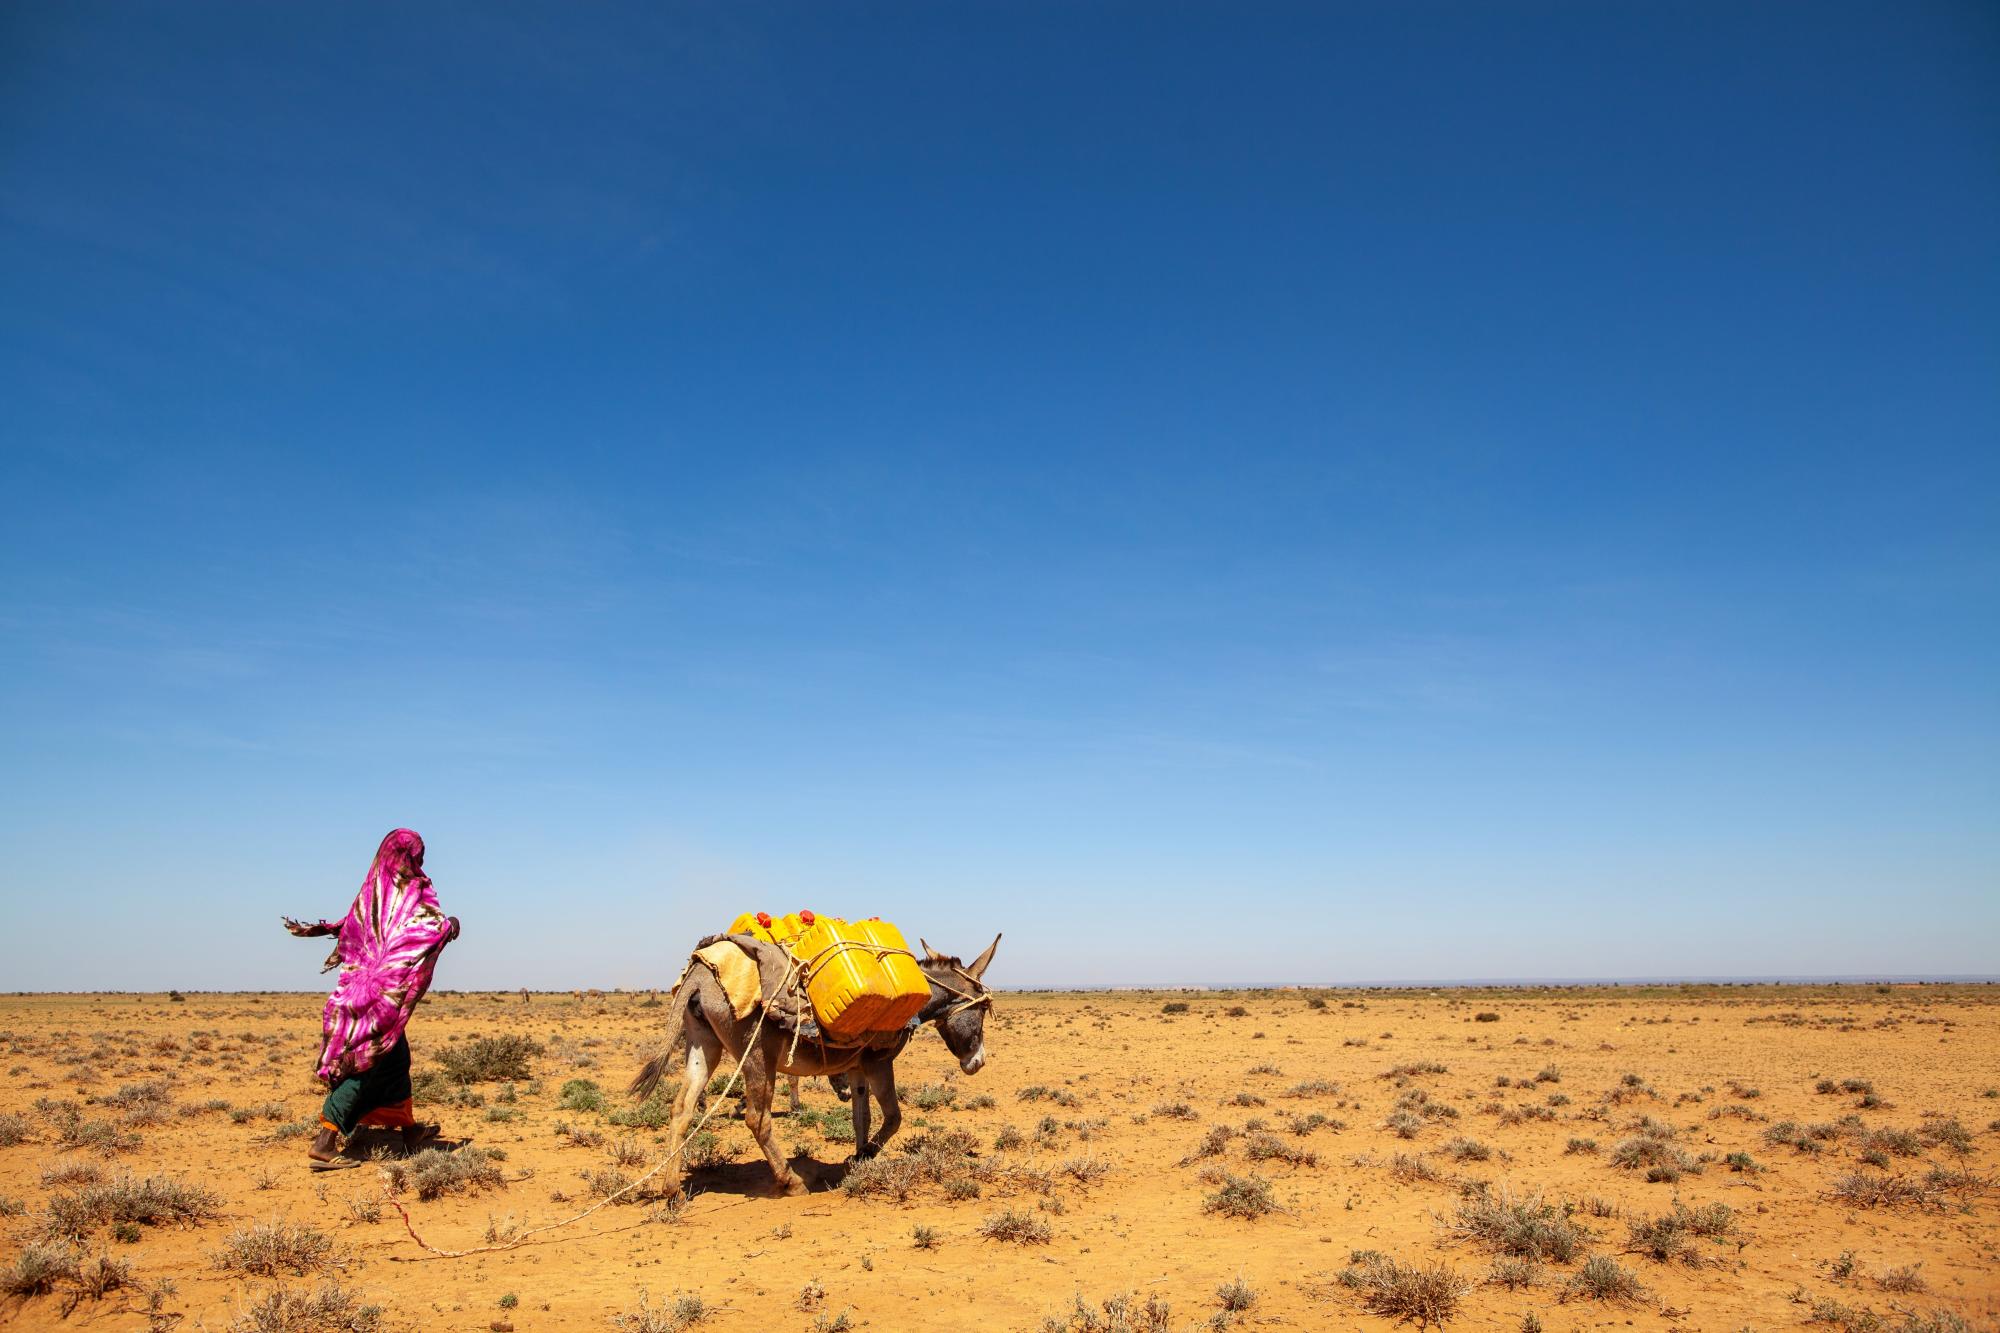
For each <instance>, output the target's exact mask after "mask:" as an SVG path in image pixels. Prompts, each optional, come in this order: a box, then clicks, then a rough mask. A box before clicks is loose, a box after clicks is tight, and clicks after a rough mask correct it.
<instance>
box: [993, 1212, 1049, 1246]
mask: <svg viewBox="0 0 2000 1333" xmlns="http://www.w3.org/2000/svg"><path fill="white" fill-rule="evenodd" d="M979 1234H980V1235H982V1236H984V1237H986V1239H988V1240H1004V1241H1007V1242H1009V1243H1010V1244H1014V1245H1046V1244H1048V1243H1049V1240H1050V1238H1051V1236H1052V1235H1053V1234H1054V1233H1053V1232H1052V1231H1051V1230H1050V1229H1049V1224H1048V1223H1047V1222H1046V1221H1044V1220H1043V1219H1042V1218H1040V1217H1038V1216H1036V1215H1035V1214H1034V1213H1031V1212H1029V1211H1027V1210H1026V1209H1024V1208H1002V1209H1001V1210H1000V1211H999V1212H997V1213H992V1214H990V1215H988V1217H987V1218H986V1220H985V1221H983V1222H981V1223H980V1224H979Z"/></svg>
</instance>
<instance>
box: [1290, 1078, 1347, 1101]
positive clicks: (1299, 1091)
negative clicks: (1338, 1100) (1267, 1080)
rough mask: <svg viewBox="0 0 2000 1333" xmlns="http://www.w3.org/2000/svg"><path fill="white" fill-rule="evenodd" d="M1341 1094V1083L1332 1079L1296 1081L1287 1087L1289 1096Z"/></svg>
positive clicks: (1332, 1095) (1330, 1095) (1333, 1095)
mask: <svg viewBox="0 0 2000 1333" xmlns="http://www.w3.org/2000/svg"><path fill="white" fill-rule="evenodd" d="M1339 1094H1340V1085H1339V1084H1338V1083H1335V1082H1334V1081H1333V1080H1332V1079H1326V1078H1314V1079H1307V1080H1306V1081H1305V1082H1303V1083H1294V1084H1292V1086H1291V1087H1289V1088H1286V1089H1285V1096H1287V1097H1335V1096H1338V1095H1339Z"/></svg>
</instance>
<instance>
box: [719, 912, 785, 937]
mask: <svg viewBox="0 0 2000 1333" xmlns="http://www.w3.org/2000/svg"><path fill="white" fill-rule="evenodd" d="M773 925H774V923H773V922H772V920H771V914H770V913H769V912H745V913H744V914H743V915H742V916H739V917H737V918H736V919H735V920H734V921H732V922H730V923H729V930H728V932H727V933H728V934H731V935H754V936H756V937H757V938H758V939H760V940H764V941H766V942H768V943H771V944H780V943H782V942H783V941H781V940H780V939H779V938H778V937H777V935H776V934H775V933H773V930H772V926H773Z"/></svg>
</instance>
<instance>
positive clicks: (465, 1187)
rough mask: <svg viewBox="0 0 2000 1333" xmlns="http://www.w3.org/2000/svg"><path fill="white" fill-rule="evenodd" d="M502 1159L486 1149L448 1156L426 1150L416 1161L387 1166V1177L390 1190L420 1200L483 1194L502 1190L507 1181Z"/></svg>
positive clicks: (396, 1162) (461, 1150)
mask: <svg viewBox="0 0 2000 1333" xmlns="http://www.w3.org/2000/svg"><path fill="white" fill-rule="evenodd" d="M499 1161H500V1158H499V1156H498V1155H497V1154H496V1153H495V1152H493V1151H492V1150H490V1149H486V1148H459V1149H457V1150H455V1151H451V1152H447V1151H446V1150H444V1149H442V1148H426V1149H424V1150H423V1151H422V1152H420V1153H418V1154H417V1155H416V1156H414V1157H409V1158H405V1159H403V1160H401V1161H391V1162H384V1163H383V1164H382V1170H383V1173H384V1174H385V1175H386V1176H387V1177H388V1179H389V1188H390V1189H391V1190H393V1191H395V1192H396V1193H398V1194H400V1193H402V1192H403V1191H404V1190H406V1189H408V1190H415V1191H416V1195H417V1197H418V1198H419V1199H427V1200H428V1199H437V1198H441V1197H443V1196H444V1195H447V1194H479V1193H482V1192H484V1191H486V1190H489V1189H499V1188H501V1187H502V1186H504V1185H505V1184H506V1183H507V1177H506V1176H505V1175H504V1174H503V1173H502V1172H501V1170H500V1167H499Z"/></svg>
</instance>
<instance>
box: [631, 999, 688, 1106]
mask: <svg viewBox="0 0 2000 1333" xmlns="http://www.w3.org/2000/svg"><path fill="white" fill-rule="evenodd" d="M686 1044H687V997H686V996H685V995H682V994H680V993H679V991H678V990H676V992H675V994H674V998H673V1000H672V1001H671V1002H670V1003H669V1004H668V1006H667V1032H666V1040H664V1041H662V1042H661V1043H660V1053H659V1054H658V1055H656V1056H654V1057H653V1058H652V1059H650V1060H648V1061H646V1064H645V1067H644V1068H642V1069H640V1071H639V1072H638V1073H637V1074H636V1075H634V1076H633V1078H632V1085H631V1086H630V1087H628V1088H626V1089H625V1095H626V1096H628V1097H633V1098H636V1099H638V1100H640V1101H644V1100H646V1099H647V1098H649V1097H651V1096H652V1095H653V1093H654V1091H655V1090H656V1089H658V1087H659V1086H660V1080H661V1079H663V1078H665V1077H666V1075H667V1068H668V1066H669V1065H671V1064H672V1063H673V1060H674V1054H675V1052H677V1051H679V1050H680V1048H681V1047H683V1046H685V1045H686Z"/></svg>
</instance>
